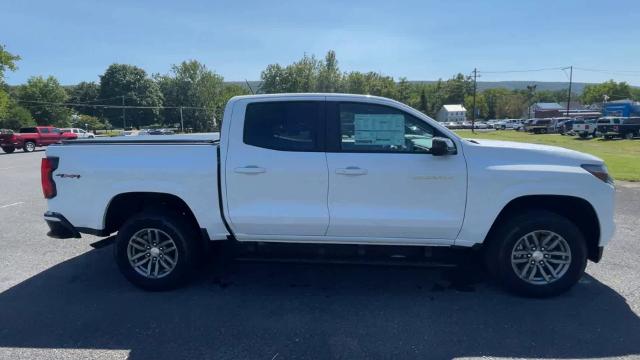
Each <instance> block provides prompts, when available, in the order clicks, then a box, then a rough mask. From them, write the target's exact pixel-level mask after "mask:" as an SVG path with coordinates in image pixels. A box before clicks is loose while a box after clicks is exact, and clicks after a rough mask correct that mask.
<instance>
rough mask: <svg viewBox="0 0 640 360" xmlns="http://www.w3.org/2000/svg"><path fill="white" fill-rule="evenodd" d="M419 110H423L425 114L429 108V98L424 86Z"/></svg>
mask: <svg viewBox="0 0 640 360" xmlns="http://www.w3.org/2000/svg"><path fill="white" fill-rule="evenodd" d="M418 110H420V111H422V112H423V113H425V114H426V113H427V111H428V110H429V100H428V98H427V90H426V89H424V88H423V89H421V90H420V106H419V107H418Z"/></svg>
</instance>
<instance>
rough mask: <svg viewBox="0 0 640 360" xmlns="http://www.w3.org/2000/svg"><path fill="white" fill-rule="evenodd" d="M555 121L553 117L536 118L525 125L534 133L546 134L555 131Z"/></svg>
mask: <svg viewBox="0 0 640 360" xmlns="http://www.w3.org/2000/svg"><path fill="white" fill-rule="evenodd" d="M556 125H557V121H556V120H555V119H536V120H535V121H533V122H532V123H531V124H529V125H528V126H527V131H529V132H531V133H534V134H547V133H553V132H556Z"/></svg>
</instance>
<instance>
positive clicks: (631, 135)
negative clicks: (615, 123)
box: [624, 132, 633, 140]
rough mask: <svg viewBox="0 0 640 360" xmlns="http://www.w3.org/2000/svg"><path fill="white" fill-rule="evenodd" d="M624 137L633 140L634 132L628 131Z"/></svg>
mask: <svg viewBox="0 0 640 360" xmlns="http://www.w3.org/2000/svg"><path fill="white" fill-rule="evenodd" d="M624 138H625V139H627V140H632V139H633V132H628V133H626V134H624Z"/></svg>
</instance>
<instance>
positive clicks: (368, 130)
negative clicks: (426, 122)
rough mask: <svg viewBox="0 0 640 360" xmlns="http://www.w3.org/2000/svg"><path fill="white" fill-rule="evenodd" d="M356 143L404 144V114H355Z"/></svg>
mask: <svg viewBox="0 0 640 360" xmlns="http://www.w3.org/2000/svg"><path fill="white" fill-rule="evenodd" d="M353 123H354V130H355V144H356V145H396V146H402V145H404V140H405V139H404V115H399V114H355V115H354V121H353Z"/></svg>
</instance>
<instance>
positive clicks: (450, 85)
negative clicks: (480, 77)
mask: <svg viewBox="0 0 640 360" xmlns="http://www.w3.org/2000/svg"><path fill="white" fill-rule="evenodd" d="M470 94H473V82H472V81H471V77H470V76H464V75H462V74H457V75H456V76H454V77H453V78H451V79H449V80H447V81H446V82H445V83H444V95H445V98H444V101H445V103H446V104H462V103H464V98H465V96H467V95H470Z"/></svg>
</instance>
